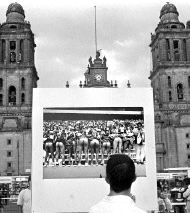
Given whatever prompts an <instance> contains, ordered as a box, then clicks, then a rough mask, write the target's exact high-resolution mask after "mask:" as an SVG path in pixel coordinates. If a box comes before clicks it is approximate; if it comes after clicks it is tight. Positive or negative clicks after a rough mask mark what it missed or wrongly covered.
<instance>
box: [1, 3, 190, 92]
mask: <svg viewBox="0 0 190 213" xmlns="http://www.w3.org/2000/svg"><path fill="white" fill-rule="evenodd" d="M13 2H14V1H11V0H1V1H0V23H3V22H5V20H6V10H7V8H8V5H9V4H10V3H13ZM17 2H18V3H19V4H21V5H22V6H23V9H24V11H25V16H26V18H25V20H27V21H29V22H30V23H31V29H32V31H33V33H34V35H35V43H36V45H37V47H36V50H35V65H36V69H37V72H38V76H39V78H40V79H39V81H38V87H40V88H56V87H57V88H62V87H65V83H66V81H69V84H70V87H78V86H79V82H80V80H82V81H84V72H85V71H86V69H87V66H88V59H89V57H90V56H92V58H94V57H95V33H94V28H95V27H94V22H95V21H94V14H95V13H94V6H95V5H96V15H97V43H98V49H101V57H102V58H103V57H104V56H105V57H106V58H107V66H108V80H109V81H111V80H117V82H118V87H126V86H127V81H128V80H129V81H130V83H131V86H132V87H150V80H149V79H148V77H149V74H150V70H151V69H152V62H151V51H150V47H149V44H150V41H151V36H150V34H151V33H154V30H155V28H156V26H157V24H158V23H159V21H160V19H159V15H160V10H161V8H162V7H163V6H164V5H165V4H166V1H164V0H152V1H148V0H133V1H128V0H125V1H124V0H117V1H116V0H109V1H108V0H104V1H102V0H67V1H66V0H54V1H45V0H18V1H17ZM170 3H173V4H175V6H176V7H177V10H178V12H179V20H180V21H181V22H183V23H184V24H186V22H187V21H188V20H190V13H189V11H190V1H189V0H181V1H180V0H173V1H171V2H170Z"/></svg>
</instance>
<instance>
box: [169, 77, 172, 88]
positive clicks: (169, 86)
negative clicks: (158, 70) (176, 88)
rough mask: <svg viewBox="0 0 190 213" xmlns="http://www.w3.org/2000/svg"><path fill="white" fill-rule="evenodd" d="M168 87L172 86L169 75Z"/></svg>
mask: <svg viewBox="0 0 190 213" xmlns="http://www.w3.org/2000/svg"><path fill="white" fill-rule="evenodd" d="M168 87H172V82H171V77H170V76H168Z"/></svg>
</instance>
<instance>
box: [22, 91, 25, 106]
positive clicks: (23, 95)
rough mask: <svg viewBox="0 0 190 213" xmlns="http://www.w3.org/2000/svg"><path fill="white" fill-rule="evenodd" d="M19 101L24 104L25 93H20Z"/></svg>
mask: <svg viewBox="0 0 190 213" xmlns="http://www.w3.org/2000/svg"><path fill="white" fill-rule="evenodd" d="M21 103H22V104H24V103H25V94H24V93H22V95H21Z"/></svg>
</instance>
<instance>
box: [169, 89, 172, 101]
mask: <svg viewBox="0 0 190 213" xmlns="http://www.w3.org/2000/svg"><path fill="white" fill-rule="evenodd" d="M168 95H169V101H172V92H171V91H169V93H168Z"/></svg>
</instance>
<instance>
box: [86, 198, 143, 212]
mask: <svg viewBox="0 0 190 213" xmlns="http://www.w3.org/2000/svg"><path fill="white" fill-rule="evenodd" d="M118 212H119V213H145V211H143V210H141V209H139V208H138V207H137V206H136V205H135V203H134V201H133V200H132V199H131V198H130V197H129V196H126V195H115V196H106V197H105V198H104V199H103V200H101V201H100V202H99V203H97V204H96V205H95V206H93V207H91V209H90V212H89V213H118Z"/></svg>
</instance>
